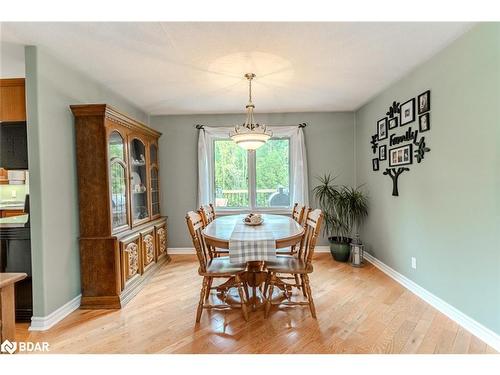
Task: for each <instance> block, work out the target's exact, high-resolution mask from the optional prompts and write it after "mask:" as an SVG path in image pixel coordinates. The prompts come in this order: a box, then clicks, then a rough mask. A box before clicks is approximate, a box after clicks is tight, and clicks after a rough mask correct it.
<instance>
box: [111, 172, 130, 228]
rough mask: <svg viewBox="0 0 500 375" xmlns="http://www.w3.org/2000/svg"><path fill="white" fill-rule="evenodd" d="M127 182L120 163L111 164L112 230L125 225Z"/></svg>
mask: <svg viewBox="0 0 500 375" xmlns="http://www.w3.org/2000/svg"><path fill="white" fill-rule="evenodd" d="M126 189H127V180H126V174H125V168H124V167H123V165H121V164H120V163H113V164H111V209H112V212H113V229H114V228H118V227H121V226H122V225H127V224H128V222H127V192H126Z"/></svg>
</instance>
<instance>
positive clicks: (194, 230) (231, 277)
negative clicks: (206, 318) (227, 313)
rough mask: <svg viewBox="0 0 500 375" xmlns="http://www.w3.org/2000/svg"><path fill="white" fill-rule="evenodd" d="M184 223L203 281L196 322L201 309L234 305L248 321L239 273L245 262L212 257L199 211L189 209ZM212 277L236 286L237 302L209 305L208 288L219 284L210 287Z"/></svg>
mask: <svg viewBox="0 0 500 375" xmlns="http://www.w3.org/2000/svg"><path fill="white" fill-rule="evenodd" d="M186 223H187V227H188V230H189V234H190V235H191V239H192V240H193V245H194V248H195V249H196V256H197V257H198V261H199V263H200V267H199V268H198V274H199V275H200V276H202V277H203V283H202V287H201V291H200V301H199V303H198V309H197V311H196V322H197V323H198V322H199V321H200V319H201V314H202V312H203V309H222V310H226V309H232V308H234V307H240V308H241V310H242V313H243V318H245V320H247V321H248V312H247V305H246V304H247V300H246V299H245V296H244V291H243V288H244V287H246V285H245V284H244V283H243V281H242V279H241V274H242V273H244V272H245V269H246V264H244V263H240V264H236V263H230V262H229V257H218V258H213V257H212V256H211V254H210V251H209V249H208V247H207V245H206V243H205V239H204V237H203V234H202V232H201V231H202V229H203V227H204V225H203V219H202V216H201V214H200V213H197V212H194V211H189V212H188V213H187V215H186ZM214 279H227V280H226V281H225V282H224V283H223V284H224V288H227V289H229V288H231V287H236V288H237V289H238V294H239V297H240V303H239V304H228V303H223V304H217V305H210V304H209V303H208V297H209V295H210V290H212V289H218V288H220V285H219V286H216V287H212V282H213V280H214ZM247 294H248V291H247Z"/></svg>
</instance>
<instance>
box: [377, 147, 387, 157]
mask: <svg viewBox="0 0 500 375" xmlns="http://www.w3.org/2000/svg"><path fill="white" fill-rule="evenodd" d="M378 159H379V160H386V159H387V146H386V145H383V146H380V147H379V148H378Z"/></svg>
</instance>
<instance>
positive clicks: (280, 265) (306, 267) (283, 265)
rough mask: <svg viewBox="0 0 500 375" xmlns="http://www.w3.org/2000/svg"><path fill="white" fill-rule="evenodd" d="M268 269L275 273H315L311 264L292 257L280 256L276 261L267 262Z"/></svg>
mask: <svg viewBox="0 0 500 375" xmlns="http://www.w3.org/2000/svg"><path fill="white" fill-rule="evenodd" d="M266 268H267V270H268V271H270V272H275V273H292V274H304V273H311V272H312V271H313V266H312V264H311V263H309V264H308V263H307V262H305V261H304V260H303V259H300V258H296V257H294V256H290V255H278V256H277V257H276V260H272V261H269V262H266Z"/></svg>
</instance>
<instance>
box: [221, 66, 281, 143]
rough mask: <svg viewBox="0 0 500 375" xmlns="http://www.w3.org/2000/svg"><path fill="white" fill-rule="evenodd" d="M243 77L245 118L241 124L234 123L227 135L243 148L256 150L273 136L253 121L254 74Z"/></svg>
mask: <svg viewBox="0 0 500 375" xmlns="http://www.w3.org/2000/svg"><path fill="white" fill-rule="evenodd" d="M245 78H246V79H247V80H248V104H247V105H246V107H245V108H246V111H247V118H246V120H245V122H244V123H243V125H236V126H235V127H234V130H233V131H232V132H230V133H229V136H230V137H231V139H232V140H233V141H235V142H236V144H237V145H238V146H240V147H242V148H244V149H245V150H256V149H258V148H259V147H260V146H262V145H263V144H265V143H266V142H267V141H268V140H269V138H271V137H272V136H273V133H272V132H271V131H270V130H267V127H266V125H261V124H257V123H255V122H254V118H253V110H254V108H255V105H254V104H253V103H252V79H254V78H255V74H253V73H247V74H245Z"/></svg>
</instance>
